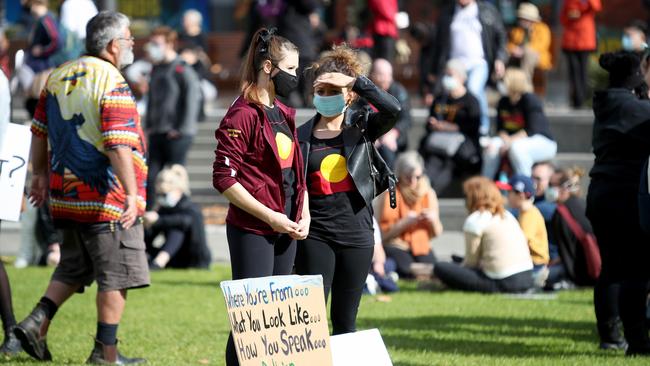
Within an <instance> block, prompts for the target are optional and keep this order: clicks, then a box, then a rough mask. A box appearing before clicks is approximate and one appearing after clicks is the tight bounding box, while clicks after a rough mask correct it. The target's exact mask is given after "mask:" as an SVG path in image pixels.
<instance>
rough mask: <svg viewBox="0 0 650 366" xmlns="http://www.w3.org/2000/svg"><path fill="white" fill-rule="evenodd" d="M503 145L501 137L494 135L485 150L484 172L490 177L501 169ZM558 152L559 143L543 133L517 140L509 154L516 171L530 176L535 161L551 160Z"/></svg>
mask: <svg viewBox="0 0 650 366" xmlns="http://www.w3.org/2000/svg"><path fill="white" fill-rule="evenodd" d="M501 146H503V140H501V137H493V138H491V139H490V143H489V145H488V147H486V148H485V150H484V151H483V172H482V174H483V175H484V176H486V177H488V178H494V176H495V175H496V173H497V170H498V169H499V163H500V162H501V156H499V149H500V148H501ZM556 153H557V143H556V142H555V141H553V140H551V139H549V138H548V137H546V136H543V135H533V136H529V137H525V138H521V139H518V140H515V141H514V142H513V143H512V145H511V146H510V149H509V150H508V153H507V154H508V158H509V159H510V163H511V164H512V168H513V170H514V173H515V174H523V175H525V176H527V177H530V175H531V173H532V168H533V164H534V163H536V162H539V161H545V160H551V159H553V158H554V157H555V154H556Z"/></svg>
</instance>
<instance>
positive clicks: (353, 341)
mask: <svg viewBox="0 0 650 366" xmlns="http://www.w3.org/2000/svg"><path fill="white" fill-rule="evenodd" d="M330 343H331V346H332V359H333V364H334V366H359V365H372V366H393V363H392V362H391V360H390V356H389V355H388V350H386V346H385V345H384V341H383V339H381V334H379V330H377V329H368V330H363V331H359V332H355V333H346V334H338V335H335V336H332V337H331V338H330Z"/></svg>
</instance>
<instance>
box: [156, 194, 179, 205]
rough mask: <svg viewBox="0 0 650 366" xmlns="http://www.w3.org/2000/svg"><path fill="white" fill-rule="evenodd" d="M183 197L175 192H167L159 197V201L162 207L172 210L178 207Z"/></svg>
mask: <svg viewBox="0 0 650 366" xmlns="http://www.w3.org/2000/svg"><path fill="white" fill-rule="evenodd" d="M181 197H183V195H182V194H180V195H179V194H176V193H175V192H167V193H166V194H164V195H159V196H158V200H157V201H158V204H159V205H160V206H161V207H167V208H171V207H176V205H177V204H178V201H180V200H181Z"/></svg>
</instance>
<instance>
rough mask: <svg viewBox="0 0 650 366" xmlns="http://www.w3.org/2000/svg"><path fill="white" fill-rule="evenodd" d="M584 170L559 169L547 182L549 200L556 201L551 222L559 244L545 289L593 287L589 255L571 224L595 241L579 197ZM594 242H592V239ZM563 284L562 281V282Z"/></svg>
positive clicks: (584, 205)
mask: <svg viewBox="0 0 650 366" xmlns="http://www.w3.org/2000/svg"><path fill="white" fill-rule="evenodd" d="M582 176H584V171H583V170H582V169H580V168H572V169H562V170H559V171H558V172H556V173H555V174H553V177H552V178H551V181H550V183H549V189H548V194H547V197H548V200H552V201H554V202H557V206H558V210H557V211H555V213H554V214H553V218H552V220H551V223H552V228H553V232H554V233H555V238H556V240H557V244H558V251H559V256H560V261H559V263H557V264H555V265H553V266H549V276H548V279H547V280H546V286H547V287H549V288H563V287H567V286H568V287H570V286H571V284H575V285H578V286H593V285H594V284H595V283H596V280H595V279H594V276H593V275H592V276H590V274H589V271H588V266H589V264H588V263H587V261H588V256H589V255H593V253H587V252H586V251H585V246H584V245H583V243H581V240H585V238H583V237H578V232H576V231H574V227H572V223H570V222H569V220H571V221H573V222H575V223H577V224H578V225H579V226H580V228H581V229H582V231H583V232H584V233H585V234H587V235H590V236H591V237H592V238H594V229H593V228H592V227H591V223H590V222H589V219H588V218H587V214H586V211H587V202H586V201H585V199H584V198H582V197H581V192H580V178H582ZM594 240H595V239H594ZM562 281H565V282H563V283H562Z"/></svg>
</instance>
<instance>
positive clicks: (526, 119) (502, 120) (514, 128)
mask: <svg viewBox="0 0 650 366" xmlns="http://www.w3.org/2000/svg"><path fill="white" fill-rule="evenodd" d="M522 129H523V130H525V131H526V134H528V136H533V135H538V134H539V135H542V136H546V137H548V138H549V139H551V140H553V135H552V134H551V128H550V126H549V124H548V119H546V115H545V114H544V107H543V105H542V102H541V101H540V100H539V98H537V97H536V96H535V95H534V94H532V93H526V94H524V95H523V96H522V97H521V99H519V101H518V102H517V103H516V104H512V102H511V101H510V98H508V97H503V98H501V100H499V104H498V105H497V131H505V132H506V133H508V134H509V135H513V134H515V133H517V132H519V131H521V130H522Z"/></svg>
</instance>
